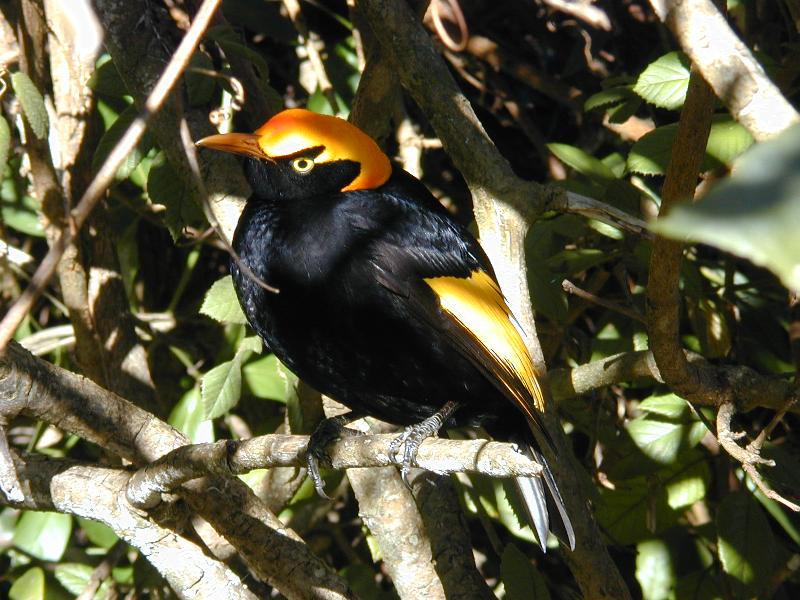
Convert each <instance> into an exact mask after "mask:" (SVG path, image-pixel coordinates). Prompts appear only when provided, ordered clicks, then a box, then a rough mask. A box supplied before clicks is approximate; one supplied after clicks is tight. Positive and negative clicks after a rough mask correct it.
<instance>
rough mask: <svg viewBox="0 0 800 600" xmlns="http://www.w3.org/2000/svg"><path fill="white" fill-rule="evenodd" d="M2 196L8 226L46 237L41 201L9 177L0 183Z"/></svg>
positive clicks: (0, 201) (1, 203)
mask: <svg viewBox="0 0 800 600" xmlns="http://www.w3.org/2000/svg"><path fill="white" fill-rule="evenodd" d="M14 162H16V161H14ZM0 198H1V199H0V209H2V215H3V222H4V223H5V224H6V225H7V226H8V227H11V228H12V229H16V230H17V231H19V232H21V233H24V234H26V235H31V236H34V237H44V228H43V227H42V223H41V221H40V220H39V213H38V209H39V203H38V202H37V201H36V199H35V198H33V197H32V196H28V195H25V194H23V193H22V192H21V190H19V189H18V188H17V183H16V182H15V181H14V179H13V178H11V177H7V178H6V179H4V180H3V181H2V184H0Z"/></svg>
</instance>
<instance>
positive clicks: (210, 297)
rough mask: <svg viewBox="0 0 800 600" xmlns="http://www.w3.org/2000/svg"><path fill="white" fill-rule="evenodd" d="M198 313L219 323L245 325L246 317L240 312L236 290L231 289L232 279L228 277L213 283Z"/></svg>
mask: <svg viewBox="0 0 800 600" xmlns="http://www.w3.org/2000/svg"><path fill="white" fill-rule="evenodd" d="M200 313H201V314H203V315H206V316H207V317H211V318H212V319H214V320H215V321H219V322H220V323H233V324H237V325H244V324H245V323H247V317H245V316H244V313H243V312H242V307H241V305H240V304H239V298H238V297H237V296H236V290H235V289H234V287H233V278H232V277H231V276H230V275H226V276H225V277H223V278H222V279H218V280H217V281H215V282H214V284H213V285H212V286H211V288H210V289H209V290H208V292H206V297H205V298H204V299H203V305H202V306H201V307H200Z"/></svg>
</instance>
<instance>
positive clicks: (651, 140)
mask: <svg viewBox="0 0 800 600" xmlns="http://www.w3.org/2000/svg"><path fill="white" fill-rule="evenodd" d="M677 133H678V124H677V123H671V124H669V125H664V126H662V127H656V128H655V129H653V130H652V131H650V132H649V133H647V134H645V135H643V136H642V137H641V138H640V139H639V140H638V141H637V142H636V143H635V144H634V145H633V147H632V148H631V151H630V153H629V154H628V171H631V172H633V173H640V174H642V175H664V173H666V171H667V166H668V165H669V160H670V156H671V153H672V145H673V144H674V142H675V136H676V135H677ZM751 144H752V136H750V134H749V133H748V132H747V130H745V129H744V127H742V126H741V125H739V124H738V123H735V122H733V121H732V120H731V118H730V116H728V115H717V116H715V117H714V119H713V122H712V123H711V131H710V133H709V136H708V145H707V146H706V155H705V158H704V159H703V163H702V165H701V167H700V169H701V170H702V171H707V170H709V169H712V168H715V167H718V166H720V165H727V166H730V165H731V164H732V162H733V160H734V159H735V158H736V157H737V156H738V155H739V154H741V153H742V152H744V150H746V149H747V148H748V147H749V146H750V145H751Z"/></svg>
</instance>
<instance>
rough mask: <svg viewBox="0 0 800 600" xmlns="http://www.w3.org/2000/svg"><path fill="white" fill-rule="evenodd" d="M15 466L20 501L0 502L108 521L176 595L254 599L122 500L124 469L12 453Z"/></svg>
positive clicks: (211, 561) (200, 553)
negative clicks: (220, 594)
mask: <svg viewBox="0 0 800 600" xmlns="http://www.w3.org/2000/svg"><path fill="white" fill-rule="evenodd" d="M15 467H16V470H17V472H18V473H19V476H20V479H21V480H22V482H23V486H24V488H25V499H24V500H22V501H13V500H11V499H10V498H8V497H4V496H3V494H2V493H0V503H2V504H6V505H8V506H14V507H16V508H24V509H28V510H48V511H57V512H63V513H67V514H72V515H78V516H81V517H85V518H87V519H93V520H95V521H100V522H101V523H104V524H105V525H108V526H109V527H110V528H111V529H113V530H114V532H115V533H116V534H117V535H118V536H119V537H120V538H121V539H123V540H125V541H126V542H127V543H129V544H130V545H131V546H133V547H134V548H137V549H138V550H139V551H140V552H141V553H142V554H143V555H144V556H146V557H147V560H148V561H149V562H150V563H151V564H152V565H153V566H154V567H155V568H156V569H157V570H158V571H159V573H161V575H162V576H163V577H164V579H166V580H167V582H168V583H169V584H170V586H171V587H172V589H173V590H174V591H175V593H176V594H177V595H178V597H180V598H213V597H216V596H218V592H219V590H222V589H224V590H226V592H225V593H226V597H228V598H237V599H242V600H245V599H246V600H254V599H255V598H256V596H255V595H254V594H253V593H252V592H250V590H249V589H248V588H247V586H245V585H244V583H243V582H242V581H241V580H240V579H239V577H238V576H237V575H236V574H235V573H233V571H231V570H230V569H229V568H228V567H226V566H225V565H224V564H223V563H221V562H220V561H218V560H216V559H215V558H213V557H210V556H208V555H207V554H206V553H205V552H204V550H203V549H202V548H200V547H198V546H197V545H196V544H195V543H194V542H191V541H189V540H188V539H187V538H186V537H184V536H182V535H180V534H179V533H176V531H175V530H174V529H170V528H167V527H163V526H161V525H159V524H158V523H156V522H155V521H154V520H153V519H150V518H148V517H147V515H144V514H142V513H140V512H139V511H138V510H136V509H135V508H134V507H132V506H131V505H130V504H128V503H127V502H125V500H124V490H125V486H126V485H127V483H128V479H129V478H130V476H131V474H130V473H129V472H127V471H123V470H120V469H107V468H99V467H93V466H87V465H82V464H79V463H75V462H73V461H69V460H65V459H64V460H53V459H49V458H44V457H41V456H35V455H24V456H22V457H17V459H16V460H15ZM89 490H91V493H88V491H89Z"/></svg>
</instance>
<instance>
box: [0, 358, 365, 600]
mask: <svg viewBox="0 0 800 600" xmlns="http://www.w3.org/2000/svg"><path fill="white" fill-rule="evenodd" d="M19 413H24V414H26V415H28V416H31V417H35V418H37V419H40V420H43V421H45V422H48V423H52V424H54V425H57V426H59V427H60V428H62V429H64V430H65V431H67V432H69V433H72V434H75V435H78V436H80V437H82V438H84V439H86V440H88V441H90V442H93V443H95V444H98V445H100V446H102V447H104V448H106V449H107V450H109V451H111V452H113V453H115V454H117V455H118V456H121V457H123V458H126V459H128V460H130V461H132V462H134V463H136V464H140V465H141V464H144V463H148V462H151V461H153V460H156V459H158V458H159V457H161V456H163V455H164V454H166V453H167V452H169V451H170V450H174V449H175V448H178V447H180V446H185V445H186V444H187V443H188V440H187V439H186V438H185V437H184V436H183V435H182V434H181V433H180V432H178V431H176V430H175V429H173V428H172V427H170V426H169V425H167V424H166V423H164V422H163V421H161V420H159V419H157V418H156V417H154V416H153V415H151V414H150V413H147V412H145V411H143V410H141V409H140V408H138V407H136V406H134V405H133V404H131V403H130V402H127V401H126V400H123V399H122V398H120V397H119V396H117V395H115V394H113V393H111V392H108V391H107V390H104V389H103V388H101V387H99V386H97V385H96V384H94V383H92V382H91V381H89V380H87V379H85V378H83V377H80V376H79V375H75V374H74V373H70V372H69V371H66V370H64V369H61V368H59V367H56V366H54V365H52V364H50V363H48V362H46V361H43V360H40V359H37V358H35V357H33V356H32V355H30V354H29V353H28V352H27V351H25V350H24V349H22V348H21V347H20V346H19V345H18V344H15V343H12V344H10V345H9V346H8V347H7V348H6V350H5V352H3V353H0V414H4V415H15V414H19ZM181 495H182V497H183V498H184V499H185V501H186V503H187V504H188V505H189V507H190V508H191V509H192V510H193V511H195V512H196V513H198V514H199V515H200V516H202V517H203V518H204V519H205V520H207V521H208V522H209V523H210V524H211V525H212V526H213V527H214V529H215V530H216V531H217V532H218V533H219V534H220V535H222V536H224V537H225V538H226V539H227V540H228V541H229V542H230V543H231V544H233V545H234V546H235V547H236V549H237V550H238V551H239V552H240V553H241V555H242V557H243V559H244V560H245V562H246V563H247V564H248V566H249V567H250V568H251V569H252V570H253V572H254V573H255V574H256V575H257V576H258V577H259V578H261V579H262V580H264V581H266V582H268V583H270V584H271V585H273V586H275V587H276V588H277V589H278V590H280V591H281V593H283V594H284V595H286V596H287V597H290V598H326V599H331V600H333V599H342V598H350V597H351V592H350V590H349V588H348V586H347V584H346V583H345V582H344V580H343V579H341V578H340V577H339V576H338V575H336V574H335V573H334V572H333V571H331V569H330V568H329V567H328V566H327V565H325V563H324V562H323V561H322V560H320V559H319V558H318V557H316V556H314V554H313V553H312V552H311V551H310V550H309V548H308V546H306V544H304V543H303V542H302V540H301V539H300V537H299V536H298V535H297V534H296V533H295V532H294V531H292V530H291V529H288V528H286V527H285V526H284V525H283V524H282V523H281V522H280V521H278V519H277V518H276V517H275V516H274V515H273V514H272V513H270V512H269V511H268V510H267V509H266V508H265V507H264V505H263V503H262V502H261V501H259V500H258V498H256V496H255V495H254V494H253V493H252V491H251V490H250V489H249V488H248V487H247V486H246V485H244V484H243V483H242V482H241V481H239V480H238V479H235V478H228V479H225V478H222V477H207V478H204V479H201V480H197V481H192V482H190V483H188V484H186V485H185V486H184V487H183V488H182V489H181Z"/></svg>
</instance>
